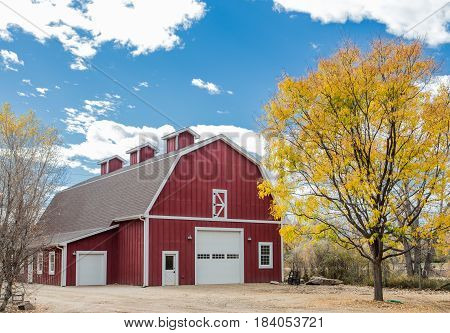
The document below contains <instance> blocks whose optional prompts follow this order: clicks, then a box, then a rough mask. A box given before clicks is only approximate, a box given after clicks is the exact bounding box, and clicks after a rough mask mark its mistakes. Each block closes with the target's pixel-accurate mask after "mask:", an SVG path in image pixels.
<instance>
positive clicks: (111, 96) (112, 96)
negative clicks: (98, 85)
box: [105, 93, 121, 99]
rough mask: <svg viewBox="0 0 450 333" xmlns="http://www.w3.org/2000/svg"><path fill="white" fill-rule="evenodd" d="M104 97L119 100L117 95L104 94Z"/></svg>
mask: <svg viewBox="0 0 450 333" xmlns="http://www.w3.org/2000/svg"><path fill="white" fill-rule="evenodd" d="M105 96H106V97H107V98H109V99H112V98H115V99H120V98H121V97H120V95H118V94H110V93H105Z"/></svg>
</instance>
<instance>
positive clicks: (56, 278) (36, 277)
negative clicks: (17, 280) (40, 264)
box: [24, 248, 62, 286]
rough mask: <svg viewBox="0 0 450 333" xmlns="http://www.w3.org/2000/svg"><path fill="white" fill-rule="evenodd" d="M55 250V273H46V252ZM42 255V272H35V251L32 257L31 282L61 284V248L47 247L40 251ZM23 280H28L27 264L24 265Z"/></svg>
mask: <svg viewBox="0 0 450 333" xmlns="http://www.w3.org/2000/svg"><path fill="white" fill-rule="evenodd" d="M52 251H54V252H55V274H54V275H49V274H48V253H49V252H52ZM42 252H43V256H44V268H43V269H42V274H38V273H37V257H38V254H37V253H36V254H35V255H34V257H33V283H40V284H50V285H54V286H59V285H61V255H62V254H61V250H59V249H57V248H49V249H45V250H43V251H42ZM24 281H25V282H28V264H26V265H25V274H24Z"/></svg>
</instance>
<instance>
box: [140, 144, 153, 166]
mask: <svg viewBox="0 0 450 333" xmlns="http://www.w3.org/2000/svg"><path fill="white" fill-rule="evenodd" d="M153 156H155V150H154V149H153V148H152V147H148V146H147V147H143V148H141V150H140V152H139V162H144V161H146V160H148V159H149V158H152V157H153Z"/></svg>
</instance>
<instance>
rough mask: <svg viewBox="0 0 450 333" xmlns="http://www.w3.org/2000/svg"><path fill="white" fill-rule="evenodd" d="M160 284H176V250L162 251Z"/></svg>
mask: <svg viewBox="0 0 450 333" xmlns="http://www.w3.org/2000/svg"><path fill="white" fill-rule="evenodd" d="M162 285H163V286H177V285H178V251H163V252H162Z"/></svg>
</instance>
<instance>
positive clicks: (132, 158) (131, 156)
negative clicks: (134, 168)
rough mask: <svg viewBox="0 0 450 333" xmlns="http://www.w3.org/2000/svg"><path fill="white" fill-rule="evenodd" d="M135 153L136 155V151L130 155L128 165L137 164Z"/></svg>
mask: <svg viewBox="0 0 450 333" xmlns="http://www.w3.org/2000/svg"><path fill="white" fill-rule="evenodd" d="M137 153H138V152H137V151H134V152H132V153H131V154H130V165H133V164H136V163H137V161H138V158H137Z"/></svg>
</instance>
